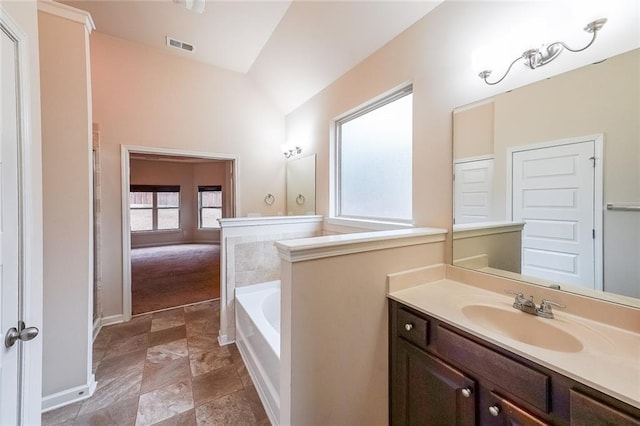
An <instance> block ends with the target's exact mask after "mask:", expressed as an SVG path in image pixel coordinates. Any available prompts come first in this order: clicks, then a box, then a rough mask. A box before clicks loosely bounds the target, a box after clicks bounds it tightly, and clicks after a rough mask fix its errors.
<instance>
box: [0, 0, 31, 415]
mask: <svg viewBox="0 0 640 426" xmlns="http://www.w3.org/2000/svg"><path fill="white" fill-rule="evenodd" d="M12 22H13V21H12V20H11V18H9V16H8V15H7V14H6V13H5V12H4V10H2V9H0V37H1V38H2V40H1V41H0V43H1V45H0V54H1V62H0V70H1V86H0V94H1V98H2V102H1V104H0V105H1V106H0V115H1V117H2V121H1V122H0V133H1V147H0V335H1V342H0V424H2V425H5V424H6V425H16V424H22V423H23V422H24V421H25V420H24V418H23V414H24V413H25V410H32V407H33V404H32V402H33V401H31V402H30V403H25V401H23V394H24V392H23V391H24V389H25V386H29V385H28V384H27V383H25V382H24V380H23V378H24V377H25V372H24V369H23V367H24V365H25V364H24V359H25V355H24V354H25V350H24V348H23V344H24V342H25V341H28V340H31V339H32V338H34V337H35V336H36V335H37V329H36V328H33V327H31V328H25V326H24V324H23V323H22V321H21V320H22V319H23V318H24V309H23V308H24V307H25V303H26V302H27V300H26V298H27V296H26V294H25V293H26V292H25V291H23V290H24V287H23V285H24V281H25V268H24V264H23V261H24V256H23V255H24V250H25V240H24V237H23V236H24V231H25V224H24V223H23V220H22V218H23V217H24V216H23V209H22V205H23V196H24V193H23V188H22V177H21V173H22V170H23V169H22V163H21V160H22V154H23V153H22V149H21V147H22V142H23V141H22V137H23V132H22V128H23V127H22V120H25V118H24V117H23V114H22V111H23V108H24V106H25V105H24V102H25V99H24V97H23V96H22V93H21V92H20V84H19V83H20V82H21V75H22V74H21V72H20V59H21V58H23V57H24V56H23V55H22V54H23V52H20V51H19V49H21V48H22V47H21V46H19V43H21V42H22V40H24V36H23V35H22V33H21V32H20V31H19V29H18V28H17V26H16V25H15V24H13V23H12ZM25 83H26V82H25ZM30 380H31V379H30ZM32 380H38V378H37V377H33V378H32ZM36 402H37V403H38V404H39V402H40V401H36ZM26 406H28V407H26Z"/></svg>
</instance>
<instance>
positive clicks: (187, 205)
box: [122, 146, 237, 321]
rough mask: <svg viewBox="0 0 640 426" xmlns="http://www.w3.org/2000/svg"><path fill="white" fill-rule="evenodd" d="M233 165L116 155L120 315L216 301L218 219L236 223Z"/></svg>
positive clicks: (207, 157) (215, 158) (159, 154)
mask: <svg viewBox="0 0 640 426" xmlns="http://www.w3.org/2000/svg"><path fill="white" fill-rule="evenodd" d="M236 167H237V158H235V157H233V156H226V155H219V154H208V153H194V152H185V151H176V150H166V149H157V148H146V147H126V146H123V149H122V170H123V175H122V210H123V215H122V222H123V250H122V251H123V313H124V320H125V321H127V320H129V319H130V318H131V316H132V315H138V314H143V313H148V312H154V311H160V310H166V309H171V308H175V307H178V306H184V305H190V304H194V303H199V302H204V301H208V300H213V299H217V298H219V297H220V245H219V243H220V232H219V225H218V221H217V219H218V218H221V217H235V212H236V200H237V196H236V191H237V176H236V173H235V170H236Z"/></svg>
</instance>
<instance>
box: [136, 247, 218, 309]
mask: <svg viewBox="0 0 640 426" xmlns="http://www.w3.org/2000/svg"><path fill="white" fill-rule="evenodd" d="M131 293H132V295H131V313H132V314H133V315H136V314H140V313H144V312H152V311H157V310H160V309H166V308H171V307H176V306H182V305H187V304H190V303H196V302H202V301H204V300H210V299H217V298H219V297H220V246H219V245H217V244H179V245H172V246H161V247H145V248H136V249H132V250H131Z"/></svg>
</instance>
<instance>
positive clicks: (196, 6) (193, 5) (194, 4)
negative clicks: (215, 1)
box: [173, 0, 206, 14]
mask: <svg viewBox="0 0 640 426" xmlns="http://www.w3.org/2000/svg"><path fill="white" fill-rule="evenodd" d="M205 1H206V0H173V2H174V3H176V4H179V5H180V6H182V7H184V8H185V9H188V10H190V11H192V12H195V13H200V14H202V12H204V6H205Z"/></svg>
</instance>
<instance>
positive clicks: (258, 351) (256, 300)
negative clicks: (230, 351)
mask: <svg viewBox="0 0 640 426" xmlns="http://www.w3.org/2000/svg"><path fill="white" fill-rule="evenodd" d="M235 296H236V297H235V303H236V309H235V311H236V344H237V345H238V349H239V350H240V354H241V355H242V359H243V360H244V363H245V365H246V366H247V371H248V372H249V375H250V376H251V379H252V380H253V383H254V385H255V387H256V390H257V391H258V395H260V399H261V400H262V403H263V405H264V406H265V411H266V412H267V415H268V416H269V420H270V421H271V423H272V424H275V425H277V424H279V414H280V281H271V282H267V283H262V284H255V285H250V286H246V287H238V288H236V293H235Z"/></svg>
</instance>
